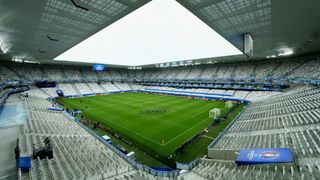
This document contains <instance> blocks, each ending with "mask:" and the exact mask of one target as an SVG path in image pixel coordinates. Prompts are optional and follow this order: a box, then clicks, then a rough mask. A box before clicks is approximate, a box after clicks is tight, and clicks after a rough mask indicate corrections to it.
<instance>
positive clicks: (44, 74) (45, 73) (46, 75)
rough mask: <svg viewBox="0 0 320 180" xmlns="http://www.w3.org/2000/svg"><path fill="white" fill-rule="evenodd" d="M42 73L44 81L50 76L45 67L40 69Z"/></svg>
mask: <svg viewBox="0 0 320 180" xmlns="http://www.w3.org/2000/svg"><path fill="white" fill-rule="evenodd" d="M40 72H41V76H42V77H43V78H44V79H48V74H47V72H46V71H45V70H44V68H43V67H40Z"/></svg>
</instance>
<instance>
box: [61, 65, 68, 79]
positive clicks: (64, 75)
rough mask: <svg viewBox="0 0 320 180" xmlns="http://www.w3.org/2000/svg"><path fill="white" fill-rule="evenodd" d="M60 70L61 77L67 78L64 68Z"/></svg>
mask: <svg viewBox="0 0 320 180" xmlns="http://www.w3.org/2000/svg"><path fill="white" fill-rule="evenodd" d="M61 72H62V75H63V78H64V79H65V80H68V76H67V73H66V71H65V69H63V68H62V69H61Z"/></svg>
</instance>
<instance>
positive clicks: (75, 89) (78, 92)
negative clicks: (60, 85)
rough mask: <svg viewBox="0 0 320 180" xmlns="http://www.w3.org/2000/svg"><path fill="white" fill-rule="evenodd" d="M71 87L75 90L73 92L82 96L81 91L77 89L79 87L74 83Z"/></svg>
mask: <svg viewBox="0 0 320 180" xmlns="http://www.w3.org/2000/svg"><path fill="white" fill-rule="evenodd" d="M71 86H72V88H73V90H74V91H75V92H76V93H77V94H78V95H81V92H80V91H79V89H78V88H77V86H76V85H75V84H74V83H71Z"/></svg>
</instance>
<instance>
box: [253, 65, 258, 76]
mask: <svg viewBox="0 0 320 180" xmlns="http://www.w3.org/2000/svg"><path fill="white" fill-rule="evenodd" d="M257 67H258V64H255V65H254V66H253V70H252V74H251V76H252V77H256V76H257Z"/></svg>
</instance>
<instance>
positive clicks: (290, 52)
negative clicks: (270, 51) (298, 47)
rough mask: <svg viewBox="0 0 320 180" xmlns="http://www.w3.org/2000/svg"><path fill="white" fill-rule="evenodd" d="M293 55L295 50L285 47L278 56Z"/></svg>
mask: <svg viewBox="0 0 320 180" xmlns="http://www.w3.org/2000/svg"><path fill="white" fill-rule="evenodd" d="M292 54H293V50H292V49H290V48H287V47H285V48H282V49H280V53H279V54H278V56H290V55H292Z"/></svg>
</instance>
